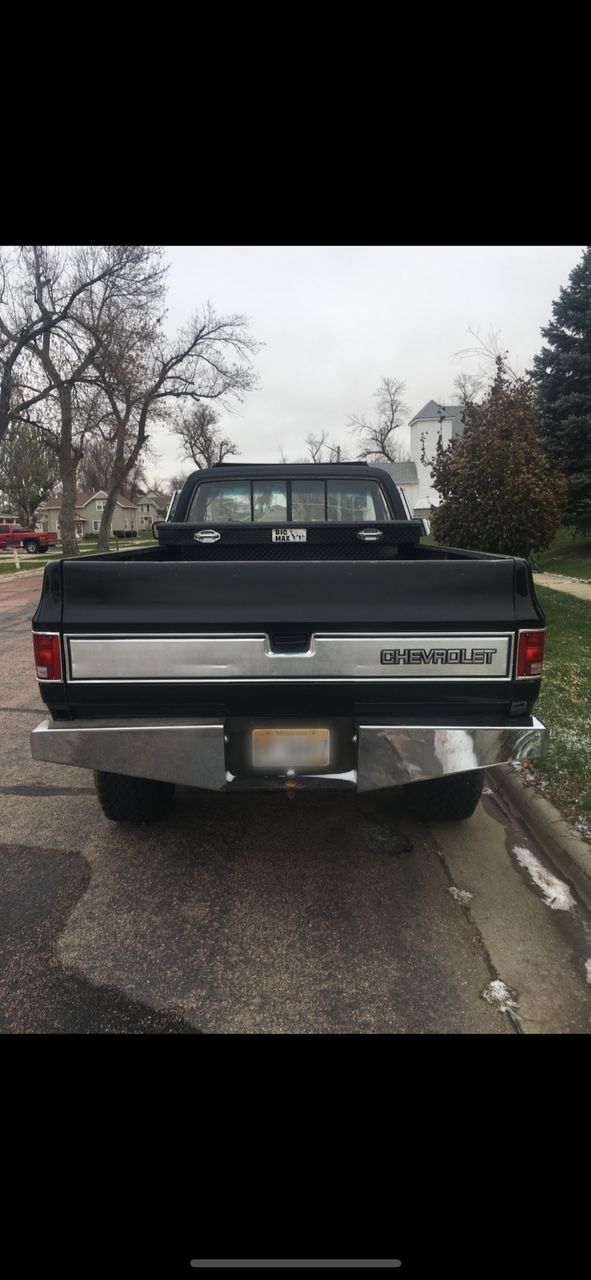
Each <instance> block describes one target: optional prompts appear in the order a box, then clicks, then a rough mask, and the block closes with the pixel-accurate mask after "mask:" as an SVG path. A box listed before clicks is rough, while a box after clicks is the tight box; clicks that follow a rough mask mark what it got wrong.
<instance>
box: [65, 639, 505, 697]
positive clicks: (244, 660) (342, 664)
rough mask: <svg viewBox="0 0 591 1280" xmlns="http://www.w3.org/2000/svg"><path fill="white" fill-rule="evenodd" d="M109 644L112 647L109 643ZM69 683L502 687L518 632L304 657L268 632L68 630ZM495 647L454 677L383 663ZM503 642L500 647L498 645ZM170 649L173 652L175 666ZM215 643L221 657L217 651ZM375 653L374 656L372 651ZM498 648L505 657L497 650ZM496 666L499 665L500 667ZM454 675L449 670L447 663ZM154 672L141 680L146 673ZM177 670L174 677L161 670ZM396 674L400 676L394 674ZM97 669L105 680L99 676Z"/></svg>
mask: <svg viewBox="0 0 591 1280" xmlns="http://www.w3.org/2000/svg"><path fill="white" fill-rule="evenodd" d="M105 640H108V641H109V643H108V644H105V643H104V642H105ZM64 641H65V645H64V647H65V651H66V662H65V671H66V679H67V680H68V681H69V682H73V683H75V684H103V683H112V684H130V683H133V684H186V683H190V684H194V683H199V682H205V683H208V684H226V683H248V684H259V683H274V682H281V681H285V682H289V683H293V682H296V683H297V682H299V681H306V682H309V683H313V684H316V683H319V684H325V683H327V682H329V683H333V682H337V683H339V682H340V683H346V684H349V683H369V682H375V681H379V682H380V683H384V684H391V683H396V684H398V683H400V682H401V681H406V682H408V681H420V682H421V683H425V684H427V683H437V684H439V683H447V682H450V681H451V682H457V681H458V680H467V679H468V680H470V679H478V680H481V681H482V680H484V681H489V680H492V681H494V682H495V683H498V682H499V681H509V680H511V678H512V677H511V670H512V666H513V656H514V635H513V633H512V632H510V631H505V632H494V631H488V632H486V633H478V632H477V631H470V632H452V633H442V632H439V633H435V634H434V633H424V632H423V633H417V632H408V631H395V632H390V633H384V632H317V633H316V634H315V635H313V636H312V638H311V643H310V648H309V649H308V650H306V651H305V652H302V653H278V652H276V651H274V650H273V649H272V647H271V641H270V638H269V636H268V635H267V634H265V633H264V632H249V633H242V634H240V633H230V634H228V633H225V634H214V633H211V632H210V633H207V634H200V635H195V634H192V635H187V634H184V635H179V634H178V633H177V634H171V635H163V634H157V635H154V634H152V635H146V634H144V635H141V636H137V635H130V634H129V633H107V634H104V635H100V636H99V635H96V633H95V634H94V635H93V634H90V633H80V632H78V633H74V634H72V633H68V634H67V635H65V636H64ZM491 642H492V643H494V644H495V654H493V656H492V658H491V661H490V662H489V663H487V662H480V663H478V662H471V663H467V662H462V663H458V665H457V668H456V670H455V673H454V675H432V674H430V673H431V672H432V671H433V670H435V668H436V665H437V664H434V663H424V664H419V663H416V664H412V663H411V662H410V661H409V662H408V664H407V662H406V661H403V662H401V663H400V664H398V663H397V662H396V663H394V662H393V663H392V664H388V663H383V662H382V661H381V657H382V653H383V652H384V651H386V652H392V653H398V654H400V653H401V652H402V650H403V649H405V650H406V652H409V651H410V650H421V649H423V650H425V649H428V650H433V649H442V650H447V651H451V650H453V649H457V650H462V649H463V650H464V652H466V651H467V648H468V647H470V648H471V649H472V650H474V649H476V650H480V651H482V650H486V649H487V647H489V648H490V644H491ZM499 642H500V643H499ZM171 646H172V649H173V650H174V651H176V652H175V653H174V661H172V660H171V659H172V654H171ZM212 646H215V654H214V653H213V652H212ZM368 650H369V652H368ZM497 650H498V652H496V651H497ZM493 665H494V667H495V668H496V669H495V670H493ZM446 669H447V670H449V665H448V664H446ZM142 670H143V671H148V672H149V674H146V675H138V674H137V673H138V672H139V671H142ZM162 670H164V671H170V672H171V674H170V675H161V674H160V672H161V671H162ZM392 670H397V671H399V672H400V674H397V675H396V676H392V675H391V674H390V672H391V671H392ZM97 672H98V675H97Z"/></svg>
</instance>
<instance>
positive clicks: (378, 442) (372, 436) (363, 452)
mask: <svg viewBox="0 0 591 1280" xmlns="http://www.w3.org/2000/svg"><path fill="white" fill-rule="evenodd" d="M404 391H405V383H404V382H401V381H400V379H398V378H382V380H381V382H380V385H379V387H378V389H377V391H375V392H374V399H375V401H376V415H375V417H374V418H369V419H368V418H367V417H366V415H365V414H361V415H359V414H352V416H351V417H350V418H349V423H348V425H349V429H350V431H351V433H352V434H353V435H356V436H357V437H358V440H359V444H360V449H359V454H360V456H361V457H362V458H371V459H373V460H375V461H376V462H377V461H385V462H399V461H400V459H401V458H403V457H406V456H407V455H406V451H405V450H404V449H403V448H402V447H401V445H400V443H399V441H398V440H397V439H396V432H397V431H398V429H399V428H400V427H401V426H402V425H403V422H404V419H405V417H406V415H407V414H408V408H407V406H406V405H405V404H404V401H403V399H402V397H403V395H404Z"/></svg>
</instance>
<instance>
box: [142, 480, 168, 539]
mask: <svg viewBox="0 0 591 1280" xmlns="http://www.w3.org/2000/svg"><path fill="white" fill-rule="evenodd" d="M169 502H170V498H166V497H165V496H164V494H163V493H158V492H157V490H156V489H150V491H149V493H140V494H139V495H138V500H137V507H138V528H139V529H151V528H152V523H153V521H154V520H165V519H166V512H167V511H168V504H169Z"/></svg>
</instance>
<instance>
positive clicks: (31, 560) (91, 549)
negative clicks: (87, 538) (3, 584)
mask: <svg viewBox="0 0 591 1280" xmlns="http://www.w3.org/2000/svg"><path fill="white" fill-rule="evenodd" d="M157 545H158V544H157V542H156V541H155V539H154V538H140V539H139V540H138V539H134V540H133V542H132V541H131V539H130V540H129V541H124V540H122V539H120V541H119V548H118V549H119V551H126V550H128V549H130V550H134V549H135V550H136V551H137V550H139V549H140V548H142V549H143V548H144V547H156V546H157ZM109 550H110V551H116V550H117V546H116V544H115V541H114V539H112V540H111V542H110V543H109ZM79 551H80V555H82V556H89V555H96V554H97V550H96V542H91V543H81V544H80V547H79ZM62 554H63V553H62V552H61V551H46V552H45V554H44V555H36V556H33V555H29V552H28V551H25V550H24V549H22V550H21V549H20V548H19V549H18V557H19V560H20V566H21V573H26V571H27V570H30V569H42V568H43V566H44V565H46V564H47V561H48V560H61V558H62ZM3 573H17V568H16V565H15V563H14V558H13V555H12V551H11V552H10V554H7V553H4V554H3V555H2V557H1V558H0V574H3Z"/></svg>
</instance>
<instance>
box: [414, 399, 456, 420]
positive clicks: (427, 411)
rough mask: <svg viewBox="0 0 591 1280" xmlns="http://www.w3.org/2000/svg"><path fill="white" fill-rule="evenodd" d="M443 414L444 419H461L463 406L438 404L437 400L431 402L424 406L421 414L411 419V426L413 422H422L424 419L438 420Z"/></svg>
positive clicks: (416, 414)
mask: <svg viewBox="0 0 591 1280" xmlns="http://www.w3.org/2000/svg"><path fill="white" fill-rule="evenodd" d="M441 413H443V417H444V418H458V419H461V416H462V413H463V409H462V406H461V404H438V402H437V400H429V401H428V402H427V404H425V405H423V408H422V409H421V410H420V413H415V416H414V418H411V420H410V425H411V426H412V424H413V422H420V421H421V420H422V419H424V418H426V419H431V420H432V419H437V418H439V415H440V414H441Z"/></svg>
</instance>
